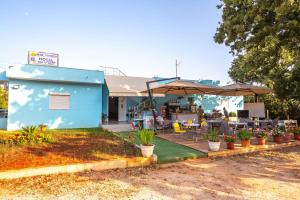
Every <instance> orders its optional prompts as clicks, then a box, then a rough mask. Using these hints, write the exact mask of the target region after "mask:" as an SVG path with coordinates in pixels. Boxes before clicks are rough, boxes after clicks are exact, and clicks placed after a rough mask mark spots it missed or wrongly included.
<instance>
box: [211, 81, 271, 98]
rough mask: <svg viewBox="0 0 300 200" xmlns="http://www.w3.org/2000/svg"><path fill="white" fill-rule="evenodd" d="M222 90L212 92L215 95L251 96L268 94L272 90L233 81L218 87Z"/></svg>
mask: <svg viewBox="0 0 300 200" xmlns="http://www.w3.org/2000/svg"><path fill="white" fill-rule="evenodd" d="M220 88H221V89H222V90H220V91H217V92H216V93H214V94H215V95H222V96H252V95H258V94H269V93H271V92H272V90H271V89H269V88H267V87H261V86H255V85H250V84H244V83H235V84H231V85H226V86H223V87H220Z"/></svg>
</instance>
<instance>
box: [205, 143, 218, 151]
mask: <svg viewBox="0 0 300 200" xmlns="http://www.w3.org/2000/svg"><path fill="white" fill-rule="evenodd" d="M220 145H221V142H211V141H208V147H209V150H210V151H219V150H220Z"/></svg>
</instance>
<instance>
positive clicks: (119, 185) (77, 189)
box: [0, 147, 300, 200]
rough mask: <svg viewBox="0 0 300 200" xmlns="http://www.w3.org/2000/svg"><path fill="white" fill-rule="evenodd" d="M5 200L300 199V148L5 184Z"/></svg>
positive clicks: (0, 192) (0, 185) (1, 185)
mask: <svg viewBox="0 0 300 200" xmlns="http://www.w3.org/2000/svg"><path fill="white" fill-rule="evenodd" d="M0 196H1V198H0V199H16V198H21V199H56V198H57V199H105V200H106V199H180V200H181V199H272V200H273V199H300V147H293V148H289V149H285V150H281V151H276V152H271V151H270V152H262V153H259V154H256V155H248V156H236V157H230V158H222V159H221V158H220V159H215V160H212V159H196V160H189V161H185V162H181V163H175V164H168V165H160V166H153V167H151V168H143V169H142V168H140V169H139V168H135V169H126V170H113V171H105V172H85V173H78V174H61V175H51V176H39V177H33V178H23V179H17V180H13V181H12V180H10V181H8V180H7V181H0Z"/></svg>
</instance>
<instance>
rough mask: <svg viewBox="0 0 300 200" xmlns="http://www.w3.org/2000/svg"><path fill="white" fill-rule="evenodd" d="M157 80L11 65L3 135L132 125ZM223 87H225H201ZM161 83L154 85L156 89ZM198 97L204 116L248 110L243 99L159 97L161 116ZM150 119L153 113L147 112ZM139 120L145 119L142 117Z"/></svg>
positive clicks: (5, 73) (3, 74) (5, 76)
mask: <svg viewBox="0 0 300 200" xmlns="http://www.w3.org/2000/svg"><path fill="white" fill-rule="evenodd" d="M156 79H157V78H143V77H129V76H108V75H107V76H104V72H103V71H97V70H86V69H75V68H67V67H52V66H39V65H28V64H24V65H11V66H8V67H7V68H6V69H4V70H2V71H0V82H3V83H5V84H4V85H5V86H6V88H7V90H8V111H7V118H3V117H2V118H1V116H0V129H6V130H17V129H21V128H22V127H23V126H28V125H41V124H45V125H47V126H48V128H50V129H56V128H90V127H100V126H101V125H102V121H103V119H105V121H107V122H127V121H128V120H129V119H130V117H131V114H132V113H136V112H134V110H135V109H138V108H141V109H143V108H144V107H145V105H146V104H147V100H148V94H147V92H142V91H146V90H147V87H146V82H147V81H153V80H156ZM197 82H200V83H203V84H207V85H214V86H218V85H219V84H220V82H218V81H211V80H202V81H197ZM159 84H161V83H154V84H152V86H153V87H155V86H158V85H159ZM191 97H193V99H194V101H195V103H196V104H197V105H201V106H202V107H203V109H204V111H205V112H208V113H209V112H211V111H212V109H216V108H217V109H220V110H221V109H222V108H223V107H226V108H227V110H229V111H236V110H237V109H240V108H242V107H243V98H242V97H219V96H212V95H191V96H176V95H162V94H154V99H155V102H156V110H157V111H158V114H162V113H161V111H162V108H163V107H164V105H166V104H168V103H170V102H174V100H175V101H176V102H178V103H179V104H180V107H182V108H186V107H188V106H189V103H188V102H189V98H191ZM143 113H144V115H146V116H147V115H151V112H149V111H148V112H143ZM138 117H140V116H138Z"/></svg>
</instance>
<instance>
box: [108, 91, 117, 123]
mask: <svg viewBox="0 0 300 200" xmlns="http://www.w3.org/2000/svg"><path fill="white" fill-rule="evenodd" d="M108 102H109V103H108V118H109V121H118V120H119V98H118V97H109V99H108Z"/></svg>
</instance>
